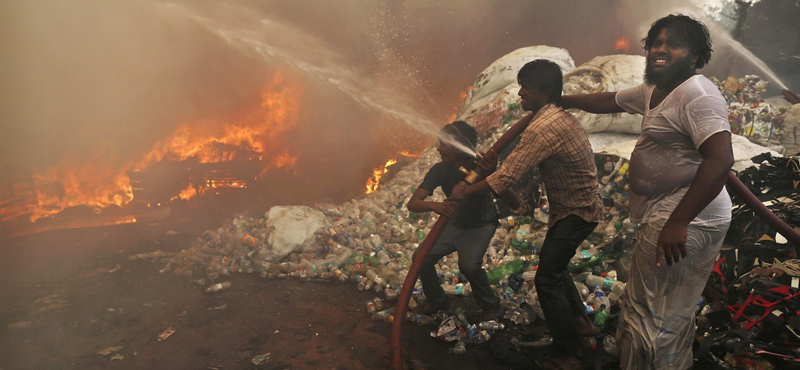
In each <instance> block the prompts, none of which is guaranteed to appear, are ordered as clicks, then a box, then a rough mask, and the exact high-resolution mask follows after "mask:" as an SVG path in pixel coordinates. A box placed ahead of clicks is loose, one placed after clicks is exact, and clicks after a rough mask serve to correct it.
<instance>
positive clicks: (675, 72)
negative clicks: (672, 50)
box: [644, 55, 694, 88]
mask: <svg viewBox="0 0 800 370" xmlns="http://www.w3.org/2000/svg"><path fill="white" fill-rule="evenodd" d="M692 67H694V62H693V61H692V59H691V58H689V56H688V55H687V56H685V57H683V58H680V59H676V60H674V61H673V63H672V65H670V66H669V67H667V68H666V69H664V70H662V71H655V70H654V69H653V63H652V62H651V59H650V58H649V57H648V58H647V65H646V66H645V68H644V80H645V82H647V84H648V85H655V86H656V87H659V88H668V87H670V86H672V85H674V84H675V83H676V82H678V81H681V80H685V79H687V78H689V77H690V76H691V75H693V74H694V68H692Z"/></svg>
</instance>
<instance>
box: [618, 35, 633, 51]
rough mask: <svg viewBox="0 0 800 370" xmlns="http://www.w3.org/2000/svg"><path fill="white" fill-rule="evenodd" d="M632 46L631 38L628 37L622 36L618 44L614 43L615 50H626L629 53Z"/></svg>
mask: <svg viewBox="0 0 800 370" xmlns="http://www.w3.org/2000/svg"><path fill="white" fill-rule="evenodd" d="M630 47H631V40H629V39H628V38H627V37H620V38H619V40H617V44H616V45H614V50H619V51H624V52H625V54H628V52H629V51H630Z"/></svg>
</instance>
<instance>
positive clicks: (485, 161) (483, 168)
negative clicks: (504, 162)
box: [475, 149, 498, 177]
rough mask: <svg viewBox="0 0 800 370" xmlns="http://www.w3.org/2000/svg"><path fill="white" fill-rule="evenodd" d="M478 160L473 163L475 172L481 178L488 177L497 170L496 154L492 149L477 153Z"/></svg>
mask: <svg viewBox="0 0 800 370" xmlns="http://www.w3.org/2000/svg"><path fill="white" fill-rule="evenodd" d="M477 157H478V160H476V161H475V164H476V165H477V170H478V172H480V174H481V175H482V176H483V177H486V176H489V175H490V174H491V173H492V172H494V170H495V169H497V157H498V155H497V152H495V151H494V149H489V151H488V152H486V153H478V156H477Z"/></svg>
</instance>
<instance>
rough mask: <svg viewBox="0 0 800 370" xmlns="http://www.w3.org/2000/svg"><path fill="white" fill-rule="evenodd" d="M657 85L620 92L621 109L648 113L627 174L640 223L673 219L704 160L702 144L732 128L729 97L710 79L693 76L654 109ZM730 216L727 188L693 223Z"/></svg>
mask: <svg viewBox="0 0 800 370" xmlns="http://www.w3.org/2000/svg"><path fill="white" fill-rule="evenodd" d="M654 89H655V86H649V85H647V84H641V85H639V86H634V87H631V88H628V89H625V90H622V91H620V92H618V93H617V94H616V100H617V104H619V106H620V107H622V108H623V109H625V110H626V111H627V112H628V113H638V114H641V115H643V116H644V117H643V118H642V133H641V135H640V136H639V140H638V141H637V142H636V147H635V148H634V150H633V153H632V154H631V161H630V165H629V166H630V167H629V172H628V179H629V182H630V186H631V191H630V192H629V195H630V210H631V220H632V221H634V222H641V223H648V222H650V221H653V220H657V219H665V220H666V219H667V218H669V216H670V215H671V214H672V212H673V211H674V210H675V207H677V206H678V203H680V201H681V199H683V196H684V195H685V194H686V191H687V190H688V189H689V185H691V183H692V180H693V179H694V176H695V174H696V173H697V168H698V167H699V166H700V162H702V161H703V156H702V155H700V152H698V151H697V148H699V147H700V145H702V144H703V142H704V141H705V140H706V139H708V138H709V137H711V136H712V135H714V134H716V133H718V132H722V131H728V132H730V130H731V128H730V124H729V123H728V108H727V104H726V103H725V99H724V98H723V97H722V94H720V92H719V89H718V88H717V87H716V86H715V85H714V83H712V82H711V81H710V80H708V79H707V78H706V77H704V76H702V75H694V76H692V77H691V78H689V79H688V80H686V81H684V82H683V83H682V84H681V85H679V86H678V87H677V88H675V90H673V91H672V92H671V93H670V94H669V95H668V96H667V97H666V98H665V99H664V101H662V102H661V104H659V105H658V106H656V107H654V108H652V109H650V98H651V96H652V94H653V90H654ZM730 219H731V200H730V197H729V196H728V192H727V191H726V190H725V188H724V187H723V188H722V191H721V192H720V193H719V194H718V195H717V197H716V198H715V199H714V200H713V201H712V202H711V203H709V205H708V206H707V207H706V208H705V209H704V210H703V211H701V212H700V214H699V215H697V217H696V218H695V219H694V220H693V221H692V224H699V225H708V226H712V225H719V224H723V223H727V222H729V221H730Z"/></svg>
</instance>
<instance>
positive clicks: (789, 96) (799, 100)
mask: <svg viewBox="0 0 800 370" xmlns="http://www.w3.org/2000/svg"><path fill="white" fill-rule="evenodd" d="M781 93H783V97H784V98H786V101H788V102H789V103H791V104H800V95H797V94H795V93H794V92H792V91H790V90H787V89H784V90H782V91H781Z"/></svg>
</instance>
